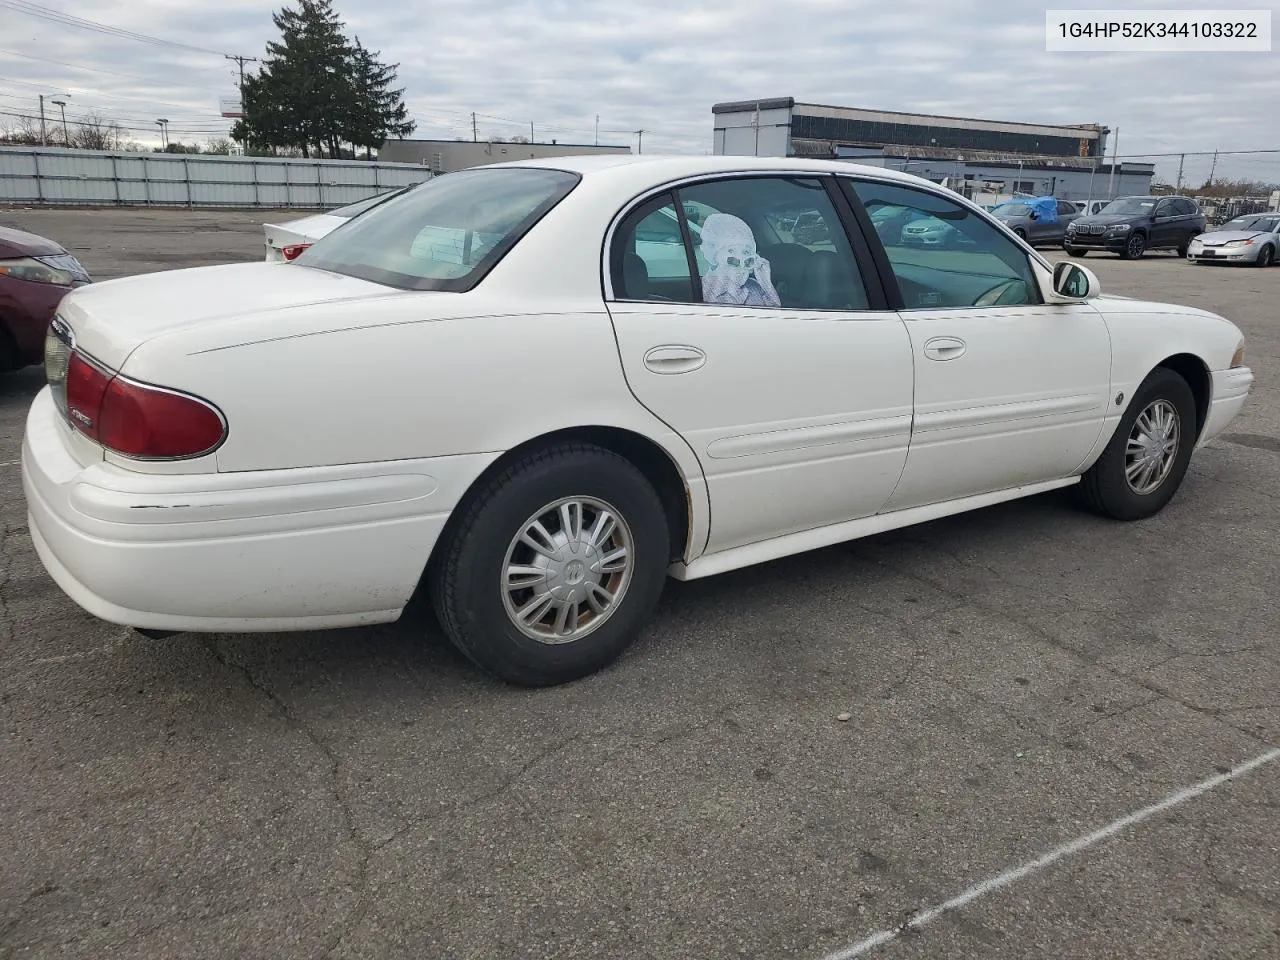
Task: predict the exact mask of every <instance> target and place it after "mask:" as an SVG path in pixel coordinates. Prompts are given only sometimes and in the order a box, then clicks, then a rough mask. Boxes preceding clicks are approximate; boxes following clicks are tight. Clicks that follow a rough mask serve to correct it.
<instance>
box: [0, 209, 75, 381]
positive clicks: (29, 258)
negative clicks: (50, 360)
mask: <svg viewBox="0 0 1280 960" xmlns="http://www.w3.org/2000/svg"><path fill="white" fill-rule="evenodd" d="M89 282H90V279H89V274H88V272H87V271H86V270H85V268H84V267H82V266H81V265H80V261H79V260H77V259H76V258H75V257H73V256H72V255H71V254H69V253H68V252H67V251H66V250H64V249H63V248H62V247H61V246H59V245H58V244H56V243H54V242H53V241H52V240H46V239H45V238H44V237H38V236H36V235H35V234H34V233H24V232H23V231H21V230H10V229H8V228H7V227H0V371H5V370H16V369H18V368H19V367H25V366H28V365H30V364H34V363H43V362H44V338H45V334H46V333H47V332H48V329H49V322H50V321H51V320H52V319H53V313H54V311H55V310H57V309H58V304H59V303H60V302H61V300H62V298H63V297H64V296H66V295H67V293H69V292H70V291H71V289H72V288H73V287H79V286H83V285H84V284H86V283H89Z"/></svg>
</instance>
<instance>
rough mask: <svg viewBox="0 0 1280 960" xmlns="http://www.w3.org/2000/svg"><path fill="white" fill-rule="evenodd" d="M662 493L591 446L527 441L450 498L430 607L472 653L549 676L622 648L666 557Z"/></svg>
mask: <svg viewBox="0 0 1280 960" xmlns="http://www.w3.org/2000/svg"><path fill="white" fill-rule="evenodd" d="M669 550H670V534H669V532H668V527H667V519H666V515H665V513H664V512H663V508H662V501H661V499H659V497H658V494H657V492H656V491H655V490H654V489H653V486H652V484H650V483H649V481H648V480H646V479H645V477H644V475H643V474H641V473H640V471H639V470H637V469H636V468H635V467H634V466H632V465H631V464H630V463H629V462H628V461H627V460H626V459H624V458H623V457H621V456H619V455H618V454H616V453H613V452H612V451H610V450H605V449H603V448H601V447H596V446H593V445H590V444H572V445H563V446H557V447H552V448H549V449H545V450H539V451H534V452H531V453H529V454H526V455H525V456H523V457H521V458H519V459H518V460H516V461H515V462H514V463H512V464H510V465H509V466H507V467H506V468H505V469H502V470H501V471H499V472H498V473H497V474H496V475H495V476H494V477H492V478H491V479H490V480H488V481H487V482H486V483H484V484H483V485H482V486H481V487H480V488H478V489H476V490H474V491H472V493H471V494H469V495H468V496H467V498H466V499H465V500H464V501H463V502H462V503H461V504H460V505H459V506H458V508H457V511H456V512H455V515H454V518H453V519H451V520H450V523H449V528H448V529H446V533H445V535H444V537H442V542H441V544H440V547H439V549H438V550H437V557H433V558H432V563H431V569H429V571H428V579H429V586H430V589H431V596H432V601H433V605H434V606H435V610H436V615H437V616H438V617H439V619H440V623H441V625H442V626H443V627H444V630H445V632H446V633H447V634H448V635H449V638H450V639H451V640H452V641H453V643H454V644H455V645H456V646H457V647H458V649H459V650H461V651H462V652H463V653H464V654H466V655H467V656H468V657H469V658H470V659H471V660H472V661H474V662H475V663H476V664H478V665H479V666H481V667H482V668H484V669H486V670H488V671H489V672H490V673H493V674H495V675H496V676H498V677H501V678H502V679H504V680H507V681H509V682H511V683H515V684H519V685H522V686H529V687H542V686H551V685H553V684H558V683H566V682H568V681H570V680H576V679H579V678H581V677H584V676H587V675H588V674H591V673H594V672H596V671H597V670H600V669H601V668H603V667H605V666H606V665H608V664H609V663H611V662H612V661H614V660H615V659H617V657H618V656H620V655H621V654H622V652H623V651H624V650H625V649H626V648H627V647H628V646H630V644H631V643H632V642H633V641H634V640H635V638H636V636H637V635H638V634H639V632H640V629H641V628H642V627H643V625H644V623H645V621H646V619H647V618H648V616H649V614H650V613H651V612H652V610H653V607H654V604H656V603H657V600H658V597H659V595H660V594H661V592H662V587H663V583H664V582H665V580H666V575H667V565H668V563H669V562H670V557H669Z"/></svg>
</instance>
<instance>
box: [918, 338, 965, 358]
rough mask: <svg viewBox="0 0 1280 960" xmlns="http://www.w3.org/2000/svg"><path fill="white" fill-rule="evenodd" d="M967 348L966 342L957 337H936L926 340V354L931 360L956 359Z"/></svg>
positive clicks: (962, 354)
mask: <svg viewBox="0 0 1280 960" xmlns="http://www.w3.org/2000/svg"><path fill="white" fill-rule="evenodd" d="M967 349H969V348H968V346H966V344H965V342H964V341H963V340H959V339H957V338H955V337H934V338H933V339H932V340H929V341H926V342H925V345H924V355H925V356H926V357H928V358H929V359H930V360H955V359H956V358H957V357H962V356H964V352H965V350H967Z"/></svg>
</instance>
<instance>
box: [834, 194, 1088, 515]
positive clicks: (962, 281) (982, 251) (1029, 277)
mask: <svg viewBox="0 0 1280 960" xmlns="http://www.w3.org/2000/svg"><path fill="white" fill-rule="evenodd" d="M841 180H842V182H843V183H844V184H845V186H846V188H847V189H848V190H849V192H850V195H851V197H854V198H856V199H857V201H859V203H860V205H861V209H859V210H858V216H859V219H860V220H861V219H863V218H866V222H867V223H869V219H870V218H869V217H868V214H874V213H875V211H876V210H877V209H878V208H880V209H882V208H884V207H886V206H894V207H906V208H909V209H919V210H922V211H925V212H927V213H929V214H931V215H932V216H935V217H939V218H941V219H944V220H946V221H947V222H949V223H951V224H952V226H954V227H955V228H956V229H957V230H959V231H960V232H962V233H964V234H965V235H966V236H967V237H968V239H969V240H970V241H971V242H970V243H969V244H967V245H966V246H963V247H958V248H956V249H953V250H947V251H934V250H919V249H906V248H903V247H901V246H894V245H892V244H886V245H885V246H884V247H883V250H882V251H877V252H878V253H880V254H881V257H880V266H881V270H882V273H883V274H884V277H885V286H886V289H887V290H888V291H889V295H890V302H891V303H896V304H897V305H898V306H899V308H900V310H901V315H902V317H903V320H904V322H905V324H906V327H907V331H908V334H909V336H910V338H911V349H912V356H913V362H914V367H915V382H916V393H915V420H914V428H913V431H912V437H911V447H910V452H909V453H908V455H907V463H906V467H905V469H904V471H903V475H902V480H901V482H900V483H899V484H898V487H897V489H896V490H895V491H894V493H893V496H892V497H891V498H890V499H889V501H888V502H887V503H886V505H885V508H884V509H888V510H898V509H905V508H908V507H916V506H922V505H925V504H930V503H936V502H940V501H945V500H951V499H955V498H958V497H966V496H973V495H977V494H982V493H989V492H993V491H996V490H1002V489H1006V488H1010V487H1015V486H1019V485H1022V484H1031V483H1037V482H1041V481H1048V480H1054V479H1059V478H1064V477H1068V476H1071V475H1072V474H1073V473H1075V472H1076V471H1077V470H1078V469H1079V468H1080V467H1081V465H1082V463H1083V461H1084V459H1085V457H1086V456H1087V455H1088V454H1089V452H1090V451H1091V450H1092V449H1093V447H1094V444H1095V442H1096V441H1097V439H1098V436H1099V434H1100V432H1101V430H1102V422H1103V415H1104V413H1105V410H1106V408H1107V404H1108V402H1109V397H1110V387H1111V343H1110V336H1109V333H1108V331H1107V327H1106V324H1105V322H1104V321H1103V319H1102V316H1101V314H1100V313H1099V312H1098V311H1097V310H1096V309H1094V307H1093V306H1092V305H1090V304H1087V303H1080V304H1051V305H1050V304H1045V303H1044V300H1043V296H1042V294H1041V292H1040V288H1039V285H1038V279H1037V277H1036V275H1035V272H1034V270H1033V268H1032V266H1031V262H1030V260H1029V258H1028V256H1027V255H1026V254H1025V253H1024V251H1023V250H1022V248H1021V247H1019V246H1018V245H1017V244H1016V243H1015V242H1014V241H1012V240H1011V239H1009V238H1008V236H1007V235H1006V234H1005V233H1004V232H1003V231H1001V230H1000V229H999V228H997V227H995V226H993V225H992V224H991V223H990V222H989V221H988V220H986V219H985V218H984V217H982V216H980V215H979V214H977V213H976V212H974V211H973V210H971V209H970V208H968V207H965V206H962V205H961V204H959V203H957V202H955V201H954V200H952V199H949V198H947V197H945V196H943V195H941V194H939V193H935V192H931V191H927V190H923V189H918V188H915V187H907V186H901V185H897V184H890V183H886V182H879V181H875V180H871V179H864V178H844V177H842V178H841ZM864 232H865V230H864ZM873 249H875V248H874V245H873Z"/></svg>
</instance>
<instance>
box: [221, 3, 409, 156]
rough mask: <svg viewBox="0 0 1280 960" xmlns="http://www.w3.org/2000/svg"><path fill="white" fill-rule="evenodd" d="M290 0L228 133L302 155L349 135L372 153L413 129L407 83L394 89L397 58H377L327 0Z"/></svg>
mask: <svg viewBox="0 0 1280 960" xmlns="http://www.w3.org/2000/svg"><path fill="white" fill-rule="evenodd" d="M295 2H296V6H295V7H292V8H289V7H286V8H284V9H281V10H280V11H278V12H277V13H275V14H273V15H272V22H274V23H275V25H276V29H278V30H279V31H280V39H279V40H273V41H271V42H270V43H268V44H267V55H266V56H265V57H264V58H263V64H262V68H261V70H259V71H258V72H257V74H254V75H247V76H246V77H245V79H244V87H243V90H242V100H243V109H244V114H245V116H244V119H243V120H242V121H241V122H239V123H237V124H236V126H235V129H234V131H233V136H234V137H235V138H236V139H237V140H240V141H241V142H243V143H244V144H245V145H246V147H252V148H254V149H256V150H270V151H273V152H274V151H276V150H279V149H282V148H283V149H286V150H300V151H301V152H302V155H303V156H304V157H306V156H311V155H312V152H313V151H314V153H315V155H316V156H323V155H326V154H327V155H328V156H330V157H338V156H340V155H341V146H342V144H343V143H350V144H352V146H353V147H357V148H358V147H364V148H365V156H366V157H372V153H373V149H374V148H376V147H379V146H381V145H382V142H383V141H384V140H386V139H387V138H389V137H403V136H406V135H408V134H410V133H412V132H413V130H414V128H415V126H416V124H414V123H413V121H411V120H409V119H408V108H407V107H406V106H405V104H404V99H403V95H404V90H403V89H393V84H394V83H395V80H396V70H397V68H398V66H399V65H398V64H392V65H387V64H384V63H382V62H381V61H379V59H378V54H377V53H376V52H371V51H369V50H368V49H366V48H365V47H364V46H363V45H362V44H361V43H360V41H359V38H357V39H356V40H355V42H354V43H352V42H349V41H348V40H347V38H346V36H345V34H344V33H343V26H344V24H343V23H342V21H341V20H340V19H339V18H338V14H337V13H336V12H335V11H334V9H333V3H332V0H295Z"/></svg>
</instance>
